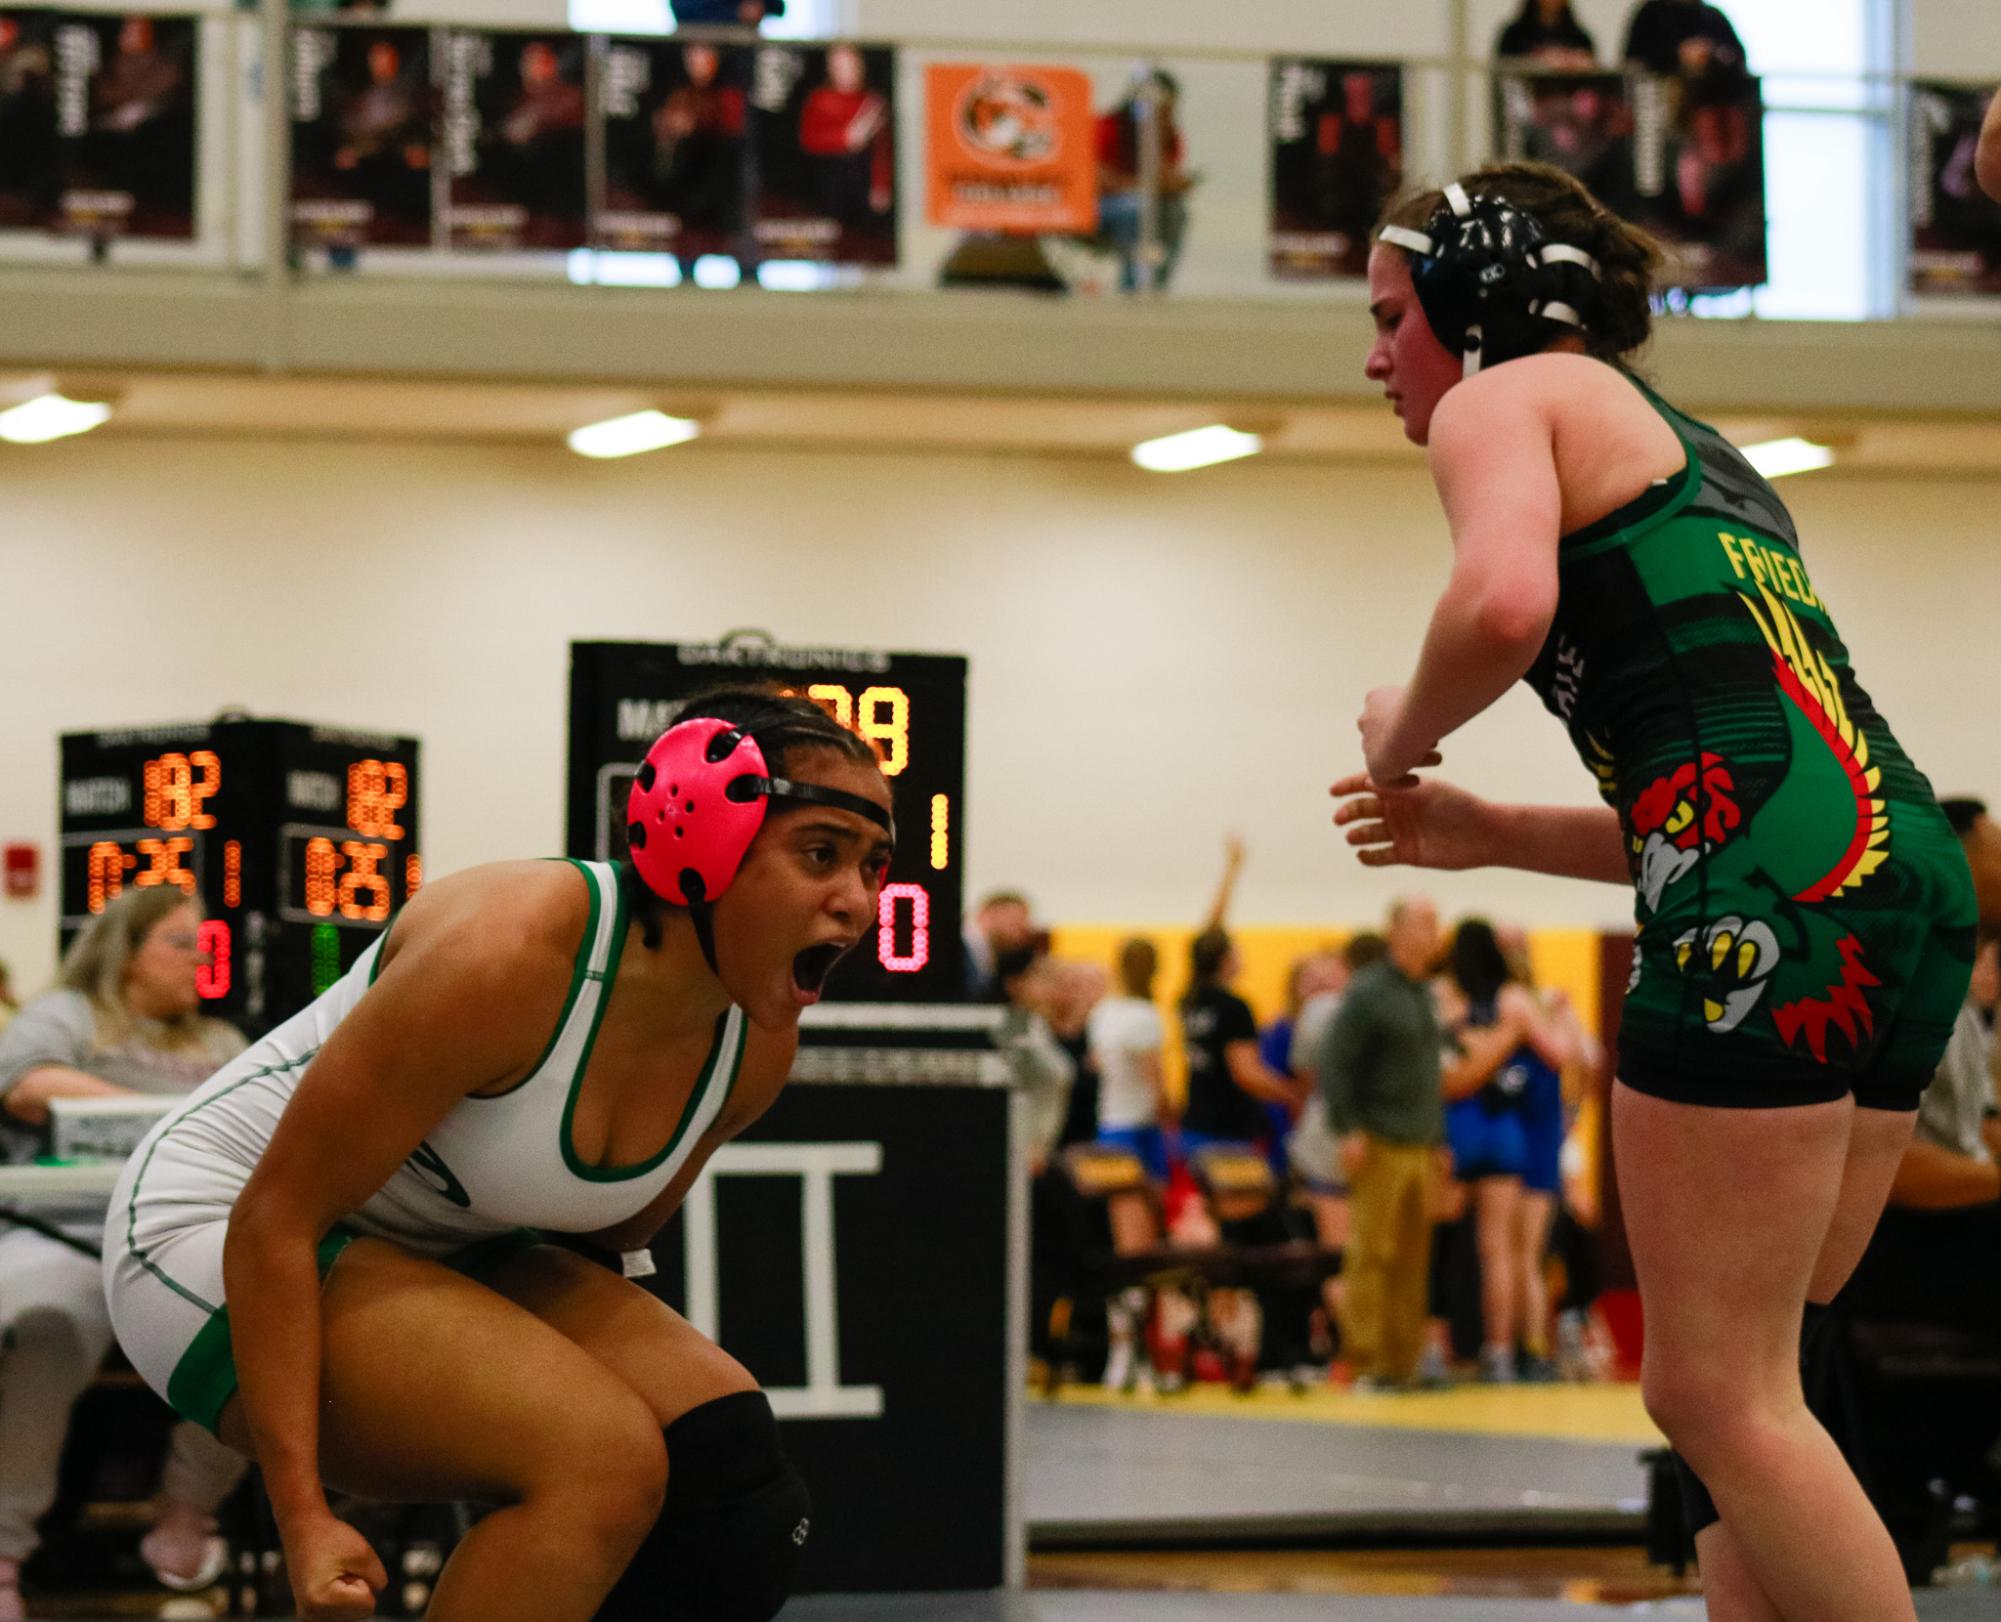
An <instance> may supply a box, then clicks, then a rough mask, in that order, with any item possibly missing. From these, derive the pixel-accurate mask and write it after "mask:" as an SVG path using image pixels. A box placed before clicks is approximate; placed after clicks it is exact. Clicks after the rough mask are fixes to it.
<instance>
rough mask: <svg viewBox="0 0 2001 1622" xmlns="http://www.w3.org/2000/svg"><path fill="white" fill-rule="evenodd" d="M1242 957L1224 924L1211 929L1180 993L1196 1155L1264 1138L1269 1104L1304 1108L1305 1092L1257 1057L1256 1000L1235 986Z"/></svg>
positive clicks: (1186, 1148) (1193, 951)
mask: <svg viewBox="0 0 2001 1622" xmlns="http://www.w3.org/2000/svg"><path fill="white" fill-rule="evenodd" d="M1242 966H1243V964H1242V960H1241V959H1240V958H1239V957H1238V956H1237V949H1236V947H1235V946H1234V945H1233V944H1232V943H1231V940H1230V937H1229V935H1228V934H1227V933H1226V932H1225V931H1223V930H1221V929H1215V928H1211V929H1205V930H1203V931H1202V933H1201V934H1199V935H1197V936H1196V937H1195V941H1194V944H1193V945H1192V946H1190V947H1189V949H1188V967H1189V974H1190V980H1191V983H1190V985H1189V988H1188V993H1187V995H1186V996H1184V997H1183V998H1182V999H1181V1039H1182V1043H1183V1046H1184V1047H1185V1049H1186V1051H1187V1054H1188V1103H1187V1107H1186V1108H1185V1109H1184V1110H1183V1112H1182V1116H1181V1149H1182V1153H1183V1154H1185V1155H1191V1156H1192V1155H1195V1154H1197V1153H1199V1152H1200V1151H1201V1150H1203V1149H1204V1148H1206V1147H1208V1146H1209V1145H1210V1144H1214V1143H1227V1144H1232V1145H1237V1146H1242V1145H1246V1144H1257V1143H1261V1142H1262V1141H1263V1140H1264V1137H1265V1132H1266V1123H1265V1114H1264V1110H1263V1109H1262V1108H1261V1107H1260V1106H1261V1105H1263V1104H1265V1103H1274V1104H1281V1105H1283V1106H1285V1107H1286V1108H1287V1109H1288V1110H1295V1109H1297V1107H1298V1105H1299V1103H1300V1102H1301V1096H1302V1095H1301V1091H1300V1088H1299V1086H1298V1084H1297V1083H1295V1082H1294V1081H1293V1079H1292V1078H1291V1077H1290V1076H1288V1075H1283V1074H1281V1073H1280V1072H1278V1071H1276V1070H1274V1069H1272V1068H1271V1066H1270V1065H1268V1064H1266V1063H1265V1062H1264V1060H1263V1059H1262V1058H1260V1057H1259V1056H1258V1022H1257V1018H1256V1016H1255V1015H1254V1014H1252V1012H1251V1005H1250V1004H1249V1003H1247V1002H1245V1001H1244V999H1243V998H1241V997H1239V996H1238V995H1237V994H1236V993H1235V992H1234V991H1232V990H1231V989H1230V987H1231V985H1232V984H1233V983H1234V982H1235V980H1236V978H1237V975H1238V973H1239V972H1240V970H1241V969H1242Z"/></svg>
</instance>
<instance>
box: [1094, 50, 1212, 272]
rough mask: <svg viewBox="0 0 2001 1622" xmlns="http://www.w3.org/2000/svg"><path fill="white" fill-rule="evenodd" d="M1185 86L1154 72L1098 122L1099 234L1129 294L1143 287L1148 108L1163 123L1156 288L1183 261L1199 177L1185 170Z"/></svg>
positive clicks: (1162, 73) (1168, 74)
mask: <svg viewBox="0 0 2001 1622" xmlns="http://www.w3.org/2000/svg"><path fill="white" fill-rule="evenodd" d="M1180 105H1181V81H1180V80H1178V79H1176V78H1175V77H1174V75H1173V74H1171V73H1167V72H1164V71H1159V70H1156V71H1155V72H1154V73H1153V74H1152V75H1151V76H1150V77H1147V78H1144V79H1142V80H1141V81H1140V83H1139V84H1138V85H1136V86H1135V87H1134V89H1133V91H1132V93H1131V94H1129V95H1128V96H1127V97H1126V99H1125V100H1124V101H1122V102H1120V103H1119V105H1118V106H1116V107H1114V108H1113V109H1112V110H1111V111H1110V112H1109V113H1106V114H1104V115H1103V116H1101V117H1100V118H1099V120H1098V235H1099V236H1100V237H1101V238H1102V239H1103V240H1104V241H1105V242H1106V243H1107V244H1108V245H1109V246H1110V247H1112V248H1113V249H1114V250H1115V251H1116V252H1117V253H1118V255H1119V260H1120V270H1119V286H1120V288H1121V289H1122V290H1123V291H1125V292H1128V293H1131V292H1136V291H1137V290H1138V288H1139V285H1140V274H1139V268H1140V258H1141V254H1142V251H1143V250H1144V248H1145V244H1144V243H1142V242H1141V241H1140V220H1141V214H1142V202H1141V196H1140V191H1141V184H1140V168H1141V158H1140V153H1141V150H1142V149H1141V139H1142V131H1143V129H1144V121H1145V118H1146V115H1147V108H1148V106H1150V108H1151V113H1152V116H1153V117H1154V118H1155V119H1157V120H1158V121H1159V129H1160V196H1159V198H1158V211H1157V213H1156V215H1155V219H1156V220H1157V222H1158V233H1159V244H1158V246H1159V250H1160V261H1159V263H1158V265H1157V266H1156V267H1155V271H1154V276H1153V283H1152V285H1153V286H1154V287H1156V288H1165V287H1166V286H1167V284H1168V283H1169V282H1170V281H1171V280H1173V277H1174V267H1175V266H1176V265H1177V264H1178V263H1180V260H1181V245H1182V243H1183V241H1184V240H1185V239H1186V237H1187V235H1188V194H1189V192H1190V191H1192V190H1193V189H1194V186H1195V180H1196V177H1195V175H1194V174H1193V173H1191V172H1190V170H1189V169H1188V166H1187V143H1186V142H1185V141H1184V140H1183V139H1182V135H1181V122H1180V118H1179V110H1180Z"/></svg>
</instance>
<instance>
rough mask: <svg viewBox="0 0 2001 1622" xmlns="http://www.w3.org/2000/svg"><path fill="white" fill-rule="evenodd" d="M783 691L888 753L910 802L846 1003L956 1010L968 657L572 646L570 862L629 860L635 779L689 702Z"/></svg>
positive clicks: (960, 976)
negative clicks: (758, 690) (740, 691)
mask: <svg viewBox="0 0 2001 1622" xmlns="http://www.w3.org/2000/svg"><path fill="white" fill-rule="evenodd" d="M743 682H777V683H779V684H781V685H782V686H784V687H787V688H789V689H791V690H793V691H795V692H798V693H800V694H802V695H803V696H805V697H807V698H810V699H812V700H813V701H814V702H815V703H817V704H819V705H820V706H821V707H822V708H824V709H825V710H827V712H828V713H829V714H831V715H832V716H833V717H834V718H835V719H836V720H838V721H840V722H841V723H842V724H843V725H845V726H847V727H849V728H851V729H852V730H853V731H855V732H857V733H859V734H860V735H861V736H862V737H864V738H866V739H868V740H869V741H870V742H871V743H872V744H874V746H875V750H876V754H877V756H878V758H880V760H881V761H882V769H883V774H884V775H885V776H886V777H887V778H888V779H889V785H890V789H891V791H892V793H893V795H894V798H895V803H896V828H897V853H896V861H895V864H894V866H893V867H892V868H891V870H890V874H889V879H888V881H887V882H886V883H885V884H884V886H883V890H882V900H881V910H880V912H879V915H878V917H877V920H876V930H875V934H874V937H873V939H872V940H870V941H868V942H866V943H864V945H863V946H862V947H861V948H860V949H858V950H856V951H854V952H851V953H850V954H849V955H848V957H847V959H846V961H844V962H843V963H842V964H841V966H840V967H839V968H838V969H836V970H835V971H834V976H833V978H832V979H831V980H830V981H829V982H828V984H827V996H828V998H829V1000H832V1001H843V1002H956V1001H958V1000H959V999H960V998H961V997H962V995H963V993H964V969H963V966H962V962H961V954H962V946H961V943H960V938H959V915H960V911H961V899H962V898H961V894H960V881H959V874H960V872H961V862H960V856H959V853H960V851H961V849H962V848H963V846H964V841H965V785H966V661H965V660H964V659H961V658H956V657H950V656H946V655H941V654H923V653H878V652H871V651H866V650H851V649H842V648H794V647H785V646H781V645H779V644H776V643H772V642H769V641H766V640H764V639H762V638H755V639H752V638H742V637H732V638H728V639H725V640H724V641H723V642H721V643H686V642H680V643H676V642H577V643H573V644H571V648H570V775H569V823H568V837H567V845H566V848H567V849H568V851H569V853H570V855H572V856H579V857H584V858H588V859H594V860H597V861H616V860H618V859H619V858H621V857H622V856H624V854H625V802H626V796H627V795H628V794H629V793H630V792H631V789H632V779H633V774H634V773H635V772H637V771H638V769H639V762H640V761H641V760H642V759H643V758H644V757H645V754H646V751H647V749H648V748H650V747H651V746H652V743H653V741H654V739H655V738H657V737H659V735H660V734H661V733H662V732H664V731H665V730H666V729H667V727H668V726H669V725H671V724H672V723H673V721H674V720H675V719H676V718H677V713H676V712H677V711H678V709H679V707H680V704H681V702H682V701H683V700H685V699H687V698H688V697H690V696H691V695H692V694H695V693H698V692H701V691H703V690H704V689H706V688H712V687H717V686H722V685H725V684H730V683H743Z"/></svg>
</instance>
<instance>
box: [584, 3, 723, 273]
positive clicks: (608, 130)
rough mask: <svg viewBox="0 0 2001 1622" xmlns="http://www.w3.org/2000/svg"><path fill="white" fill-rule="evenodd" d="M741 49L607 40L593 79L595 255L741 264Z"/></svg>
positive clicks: (656, 41) (668, 41)
mask: <svg viewBox="0 0 2001 1622" xmlns="http://www.w3.org/2000/svg"><path fill="white" fill-rule="evenodd" d="M754 61H755V53H754V51H753V50H752V49H751V47H749V46H745V45H711V44H705V43H697V44H681V43H677V42H675V41H673V40H626V39H614V40H611V41H609V42H608V43H607V45H606V48H605V58H604V66H603V69H602V70H601V72H600V74H599V77H598V114H599V117H600V118H601V120H602V121H603V126H604V193H603V196H602V197H601V198H600V199H599V202H598V205H597V207H596V209H595V210H594V213H593V230H592V236H593V240H594V241H595V242H596V244H597V246H599V247H601V248H610V249H616V250H623V251H630V252H640V253H672V254H678V255H681V256H683V257H685V258H689V259H693V258H696V257H699V256H700V255H702V254H710V253H724V254H733V255H735V256H736V257H738V258H739V259H743V258H747V257H749V249H748V240H747V239H748V232H749V212H748V209H747V207H746V204H745V198H746V195H747V192H748V184H749V176H750V170H749V164H750V128H749V111H750V81H751V72H752V69H753V67H754Z"/></svg>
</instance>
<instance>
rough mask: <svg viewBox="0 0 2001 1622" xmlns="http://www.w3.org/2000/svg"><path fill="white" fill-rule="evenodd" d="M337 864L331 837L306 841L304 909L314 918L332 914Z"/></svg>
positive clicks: (337, 854)
mask: <svg viewBox="0 0 2001 1622" xmlns="http://www.w3.org/2000/svg"><path fill="white" fill-rule="evenodd" d="M339 865H340V855H339V853H338V852H337V851H335V849H334V843H333V841H332V840H331V839H318V838H315V839H308V840H307V841H306V911H308V912H309V913H311V914H312V915H313V916H314V917H315V918H331V917H332V916H333V910H334V900H335V897H336V894H337V892H336V889H335V886H334V869H335V868H336V867H338V866H339Z"/></svg>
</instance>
